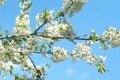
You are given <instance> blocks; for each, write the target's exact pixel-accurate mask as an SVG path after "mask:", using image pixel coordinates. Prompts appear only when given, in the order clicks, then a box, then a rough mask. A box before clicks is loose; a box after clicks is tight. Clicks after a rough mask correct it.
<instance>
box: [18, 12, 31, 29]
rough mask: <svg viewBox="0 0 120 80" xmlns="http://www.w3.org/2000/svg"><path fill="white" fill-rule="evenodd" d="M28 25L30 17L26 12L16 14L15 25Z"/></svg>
mask: <svg viewBox="0 0 120 80" xmlns="http://www.w3.org/2000/svg"><path fill="white" fill-rule="evenodd" d="M29 25H30V17H29V15H28V14H25V15H21V16H18V17H17V18H16V26H20V27H26V28H27V27H28V26H29Z"/></svg>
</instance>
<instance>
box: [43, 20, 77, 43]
mask: <svg viewBox="0 0 120 80" xmlns="http://www.w3.org/2000/svg"><path fill="white" fill-rule="evenodd" d="M44 35H47V36H50V37H62V38H58V40H60V39H64V38H69V39H70V40H73V39H74V38H75V37H76V34H75V33H74V31H73V29H72V26H71V25H70V24H69V23H61V22H58V21H54V23H53V24H47V25H46V29H45V31H44ZM45 40H46V41H48V42H54V40H52V39H50V38H45Z"/></svg>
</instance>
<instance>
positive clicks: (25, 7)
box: [19, 0, 32, 14]
mask: <svg viewBox="0 0 120 80" xmlns="http://www.w3.org/2000/svg"><path fill="white" fill-rule="evenodd" d="M31 5H32V4H31V0H23V1H21V2H20V4H19V7H20V8H21V10H20V13H21V14H26V13H28V12H29V11H30V7H31Z"/></svg>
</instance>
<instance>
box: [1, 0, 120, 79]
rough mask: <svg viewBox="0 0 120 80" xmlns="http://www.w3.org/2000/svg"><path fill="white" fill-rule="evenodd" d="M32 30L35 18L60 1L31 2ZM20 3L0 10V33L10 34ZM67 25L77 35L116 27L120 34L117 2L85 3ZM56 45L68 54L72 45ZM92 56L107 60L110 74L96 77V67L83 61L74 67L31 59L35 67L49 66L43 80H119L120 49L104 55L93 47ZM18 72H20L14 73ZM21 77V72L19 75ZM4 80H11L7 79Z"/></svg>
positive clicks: (11, 1) (69, 63) (92, 0)
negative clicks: (1, 31) (36, 65)
mask: <svg viewBox="0 0 120 80" xmlns="http://www.w3.org/2000/svg"><path fill="white" fill-rule="evenodd" d="M32 2H33V7H32V9H31V12H30V15H31V27H32V28H33V29H34V27H35V25H36V21H35V15H37V14H38V13H40V12H41V11H43V10H44V9H45V8H46V9H49V10H51V9H54V10H55V11H56V10H58V9H60V8H61V6H62V2H63V0H32ZM18 5H19V0H8V2H6V4H5V5H4V6H0V26H2V29H3V31H4V30H6V29H7V30H9V32H11V31H12V28H13V27H14V26H15V19H16V16H18V15H19V6H18ZM69 21H70V22H71V23H72V25H73V26H74V30H75V31H76V32H77V34H79V35H82V34H84V33H88V34H89V33H90V30H91V29H94V30H95V31H96V32H97V33H98V34H102V32H103V31H104V30H105V29H107V28H109V27H110V26H113V27H116V28H117V29H119V30H120V0H88V2H87V3H86V4H85V5H84V7H83V9H82V11H81V12H79V13H77V14H75V15H74V16H73V17H72V18H69ZM56 45H58V46H60V47H62V48H65V49H68V50H71V49H73V48H74V45H73V44H72V43H70V42H68V41H62V42H58V43H57V44H56ZM93 53H94V54H96V55H104V56H107V59H106V61H105V64H106V67H107V68H108V69H109V70H110V71H109V72H106V73H103V74H99V73H98V72H97V68H96V67H95V66H90V65H88V64H86V63H85V62H84V61H81V60H80V61H78V62H77V63H73V62H72V59H71V58H70V59H68V60H67V61H65V62H60V63H53V62H52V61H51V60H50V59H45V58H42V59H41V57H39V56H38V55H35V56H33V59H34V60H35V61H36V64H38V63H40V64H44V63H48V62H50V63H51V69H50V70H47V72H48V76H46V80H118V79H120V76H119V74H120V62H119V60H120V54H119V53H120V47H119V48H113V49H108V50H106V51H103V50H101V49H99V45H95V46H93ZM18 71H20V70H19V69H17V70H16V72H18ZM19 73H21V71H20V72H19ZM0 80H1V78H0ZM7 80H13V78H11V77H9V79H7Z"/></svg>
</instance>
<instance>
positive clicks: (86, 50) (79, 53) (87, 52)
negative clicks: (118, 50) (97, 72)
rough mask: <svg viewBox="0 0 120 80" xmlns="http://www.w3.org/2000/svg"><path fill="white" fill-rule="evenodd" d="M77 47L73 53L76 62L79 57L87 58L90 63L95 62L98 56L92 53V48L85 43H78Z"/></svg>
mask: <svg viewBox="0 0 120 80" xmlns="http://www.w3.org/2000/svg"><path fill="white" fill-rule="evenodd" d="M76 46H77V48H76V49H75V50H74V51H73V53H72V54H71V56H72V58H73V60H74V61H75V62H76V61H78V59H82V60H86V61H87V63H88V64H93V63H94V61H95V60H97V59H98V57H96V56H94V55H93V54H92V49H91V48H90V47H89V46H87V45H86V44H84V43H77V45H76Z"/></svg>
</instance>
